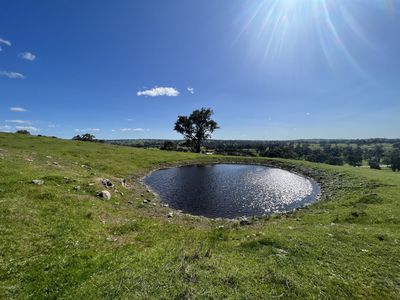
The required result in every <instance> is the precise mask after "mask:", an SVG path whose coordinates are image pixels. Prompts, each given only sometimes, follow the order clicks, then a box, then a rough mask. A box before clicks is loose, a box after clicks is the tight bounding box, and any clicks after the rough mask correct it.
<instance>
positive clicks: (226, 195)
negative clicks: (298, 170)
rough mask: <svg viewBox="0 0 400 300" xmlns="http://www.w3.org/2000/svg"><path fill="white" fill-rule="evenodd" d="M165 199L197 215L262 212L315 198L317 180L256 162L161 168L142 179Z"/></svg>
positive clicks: (226, 216) (241, 214)
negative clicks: (256, 163)
mask: <svg viewBox="0 0 400 300" xmlns="http://www.w3.org/2000/svg"><path fill="white" fill-rule="evenodd" d="M144 182H145V184H146V185H148V186H149V187H150V188H151V189H152V190H153V191H154V192H156V193H157V194H158V195H159V196H160V198H161V200H162V201H163V202H164V203H167V204H168V205H169V206H170V207H171V208H174V209H179V210H182V211H184V212H186V213H190V214H193V215H201V216H206V217H212V218H215V217H223V218H235V217H240V216H262V215H268V214H271V213H273V212H283V211H288V210H292V209H294V208H298V207H302V206H304V205H305V204H308V203H311V202H313V201H315V200H316V198H317V196H318V194H319V193H320V188H319V186H318V184H316V183H315V182H314V181H312V180H310V179H307V178H305V177H302V176H299V175H296V174H294V173H291V172H288V171H285V170H281V169H275V168H269V167H266V166H257V165H241V164H212V165H193V166H185V167H177V168H171V169H163V170H158V171H155V172H152V173H151V174H150V175H149V176H147V177H146V178H145V179H144Z"/></svg>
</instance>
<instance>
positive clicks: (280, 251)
mask: <svg viewBox="0 0 400 300" xmlns="http://www.w3.org/2000/svg"><path fill="white" fill-rule="evenodd" d="M275 251H276V255H277V256H286V255H287V254H288V252H287V251H286V250H284V249H279V248H276V249H275Z"/></svg>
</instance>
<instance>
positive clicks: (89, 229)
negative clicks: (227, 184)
mask: <svg viewBox="0 0 400 300" xmlns="http://www.w3.org/2000/svg"><path fill="white" fill-rule="evenodd" d="M209 159H210V158H209V157H206V156H203V155H196V154H190V153H175V152H165V151H158V150H144V149H135V148H129V147H118V146H112V145H106V144H95V143H84V142H76V141H66V140H59V139H51V138H45V137H32V136H23V135H16V134H5V133H0V299H26V298H36V299H47V298H52V299H54V298H65V299H98V298H109V299H110V298H112V299H114V298H119V299H171V298H172V299H173V298H176V299H182V298H183V299H185V298H189V299H191V298H208V299H213V298H215V299H220V298H234V299H235V298H248V299H256V298H276V297H280V298H285V299H287V298H293V299H298V298H347V299H348V298H368V299H371V298H375V299H384V298H387V299H394V298H398V295H399V294H400V260H399V258H400V250H399V249H400V247H399V241H400V230H399V229H400V206H399V203H400V174H399V173H393V172H391V171H386V170H385V171H379V170H370V169H367V168H351V167H336V166H328V165H322V164H313V163H307V162H301V161H285V160H267V159H243V158H240V160H241V161H257V162H265V163H269V164H277V163H279V164H282V165H283V166H286V165H288V166H292V167H296V168H303V169H312V170H318V171H320V172H324V173H326V174H327V176H326V178H327V179H326V180H329V178H337V177H340V178H341V179H340V181H332V180H333V179H332V180H331V182H330V185H331V186H332V185H333V186H335V185H336V189H333V190H332V189H331V190H329V191H328V190H327V191H326V193H328V194H326V195H325V198H324V199H325V200H324V201H321V202H319V203H316V204H314V205H312V206H310V207H309V208H307V209H304V210H301V211H296V212H293V213H290V214H284V215H274V216H271V217H267V218H261V219H257V220H254V222H253V223H252V224H251V225H249V226H240V225H239V224H238V223H237V222H234V221H224V220H209V219H205V218H200V217H191V216H188V215H184V214H181V215H179V214H176V215H174V217H173V218H168V217H167V216H168V212H169V211H170V210H169V209H168V208H165V207H163V206H161V205H160V203H158V202H157V200H156V199H155V197H154V196H153V195H152V194H151V193H149V192H148V191H146V188H145V187H144V186H142V185H141V184H140V178H141V177H142V176H143V175H144V174H146V172H148V171H149V170H151V169H153V168H156V167H157V166H160V165H166V164H171V165H172V164H178V163H182V162H189V161H201V160H204V161H206V160H209ZM215 159H218V160H226V159H229V160H239V158H237V159H236V158H218V157H217V158H215ZM331 175H332V176H333V177H330V176H331ZM335 176H336V177H335ZM101 178H108V179H110V180H111V181H112V182H114V183H115V184H116V188H117V191H112V199H111V200H109V201H107V200H102V199H99V198H98V197H96V192H97V191H99V190H102V189H104V188H103V187H102V186H101V184H100V181H99V180H100V179H101ZM34 179H38V180H42V181H43V182H44V183H43V184H42V185H35V184H33V183H32V180H34ZM121 179H126V182H127V184H128V185H129V186H126V187H123V186H122V184H120V180H121ZM143 200H150V202H151V203H143Z"/></svg>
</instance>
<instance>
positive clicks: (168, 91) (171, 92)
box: [137, 86, 179, 97]
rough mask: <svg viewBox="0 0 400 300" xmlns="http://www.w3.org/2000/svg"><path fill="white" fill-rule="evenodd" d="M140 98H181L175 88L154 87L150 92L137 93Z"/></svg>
mask: <svg viewBox="0 0 400 300" xmlns="http://www.w3.org/2000/svg"><path fill="white" fill-rule="evenodd" d="M137 95H138V96H148V97H158V96H168V97H176V96H179V91H178V90H177V89H175V88H173V87H157V86H156V87H154V88H152V89H149V90H143V91H139V92H137Z"/></svg>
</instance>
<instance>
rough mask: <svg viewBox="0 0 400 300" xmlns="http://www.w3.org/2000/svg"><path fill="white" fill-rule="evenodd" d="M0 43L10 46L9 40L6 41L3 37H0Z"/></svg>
mask: <svg viewBox="0 0 400 300" xmlns="http://www.w3.org/2000/svg"><path fill="white" fill-rule="evenodd" d="M0 44H3V45H7V46H9V47H11V42H10V41H7V40H5V39H2V38H0Z"/></svg>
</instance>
